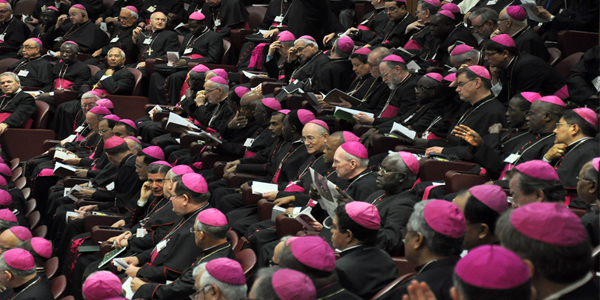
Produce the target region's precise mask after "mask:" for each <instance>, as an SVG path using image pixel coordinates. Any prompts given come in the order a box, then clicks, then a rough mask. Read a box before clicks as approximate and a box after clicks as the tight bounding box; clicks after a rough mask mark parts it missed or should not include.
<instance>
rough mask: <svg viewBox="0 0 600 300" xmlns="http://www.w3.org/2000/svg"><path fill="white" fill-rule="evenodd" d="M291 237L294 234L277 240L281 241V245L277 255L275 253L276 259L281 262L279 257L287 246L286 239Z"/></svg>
mask: <svg viewBox="0 0 600 300" xmlns="http://www.w3.org/2000/svg"><path fill="white" fill-rule="evenodd" d="M292 237H294V236H293V235H286V236H284V237H282V238H281V239H280V240H279V242H283V246H282V247H281V251H279V255H277V261H279V262H281V257H282V256H283V251H284V250H285V249H286V248H287V247H288V245H287V241H288V240H289V239H290V238H292Z"/></svg>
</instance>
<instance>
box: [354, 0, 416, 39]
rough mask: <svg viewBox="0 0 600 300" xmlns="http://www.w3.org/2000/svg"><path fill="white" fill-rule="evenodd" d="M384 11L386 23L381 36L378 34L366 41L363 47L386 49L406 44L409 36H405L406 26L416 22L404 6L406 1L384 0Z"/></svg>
mask: <svg viewBox="0 0 600 300" xmlns="http://www.w3.org/2000/svg"><path fill="white" fill-rule="evenodd" d="M384 5H385V11H386V12H387V17H388V20H389V21H388V22H387V25H386V26H385V28H384V29H383V32H382V34H378V35H376V36H375V37H373V39H372V40H370V41H368V42H367V44H366V45H365V47H369V48H370V47H377V46H383V47H386V48H396V47H401V46H404V44H406V42H408V38H409V36H408V35H407V34H406V29H407V27H408V25H410V24H412V23H413V22H415V21H416V19H415V17H413V16H412V15H411V14H410V13H409V12H408V8H407V6H406V1H402V0H386V1H385V4H384Z"/></svg>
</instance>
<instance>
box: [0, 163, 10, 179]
mask: <svg viewBox="0 0 600 300" xmlns="http://www.w3.org/2000/svg"><path fill="white" fill-rule="evenodd" d="M0 174H2V175H4V176H8V177H12V170H11V169H10V167H9V166H7V165H5V164H0Z"/></svg>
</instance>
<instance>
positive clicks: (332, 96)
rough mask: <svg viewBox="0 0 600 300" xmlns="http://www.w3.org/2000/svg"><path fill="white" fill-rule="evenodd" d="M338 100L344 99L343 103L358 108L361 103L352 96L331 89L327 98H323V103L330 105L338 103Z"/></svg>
mask: <svg viewBox="0 0 600 300" xmlns="http://www.w3.org/2000/svg"><path fill="white" fill-rule="evenodd" d="M340 98H342V99H344V100H345V101H348V102H350V104H352V105H354V106H358V105H360V104H361V103H362V102H363V101H362V100H361V99H358V98H356V97H354V96H350V95H348V94H346V93H344V92H342V91H340V90H338V89H333V90H331V91H330V92H329V93H328V94H327V96H325V98H323V101H325V102H327V103H330V104H334V105H335V103H339V102H340Z"/></svg>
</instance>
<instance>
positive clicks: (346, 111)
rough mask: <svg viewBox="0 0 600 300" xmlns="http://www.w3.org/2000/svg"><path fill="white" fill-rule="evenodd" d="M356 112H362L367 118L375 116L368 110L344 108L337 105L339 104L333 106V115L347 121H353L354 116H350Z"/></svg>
mask: <svg viewBox="0 0 600 300" xmlns="http://www.w3.org/2000/svg"><path fill="white" fill-rule="evenodd" d="M358 113H364V114H366V115H367V116H368V117H369V118H373V117H375V115H374V114H372V113H370V112H366V111H361V110H356V109H350V108H345V107H339V106H337V107H336V108H335V111H334V112H333V116H334V117H336V118H340V119H342V120H346V121H348V122H352V123H355V122H356V121H355V120H354V118H353V117H352V116H354V115H356V114H358Z"/></svg>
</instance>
